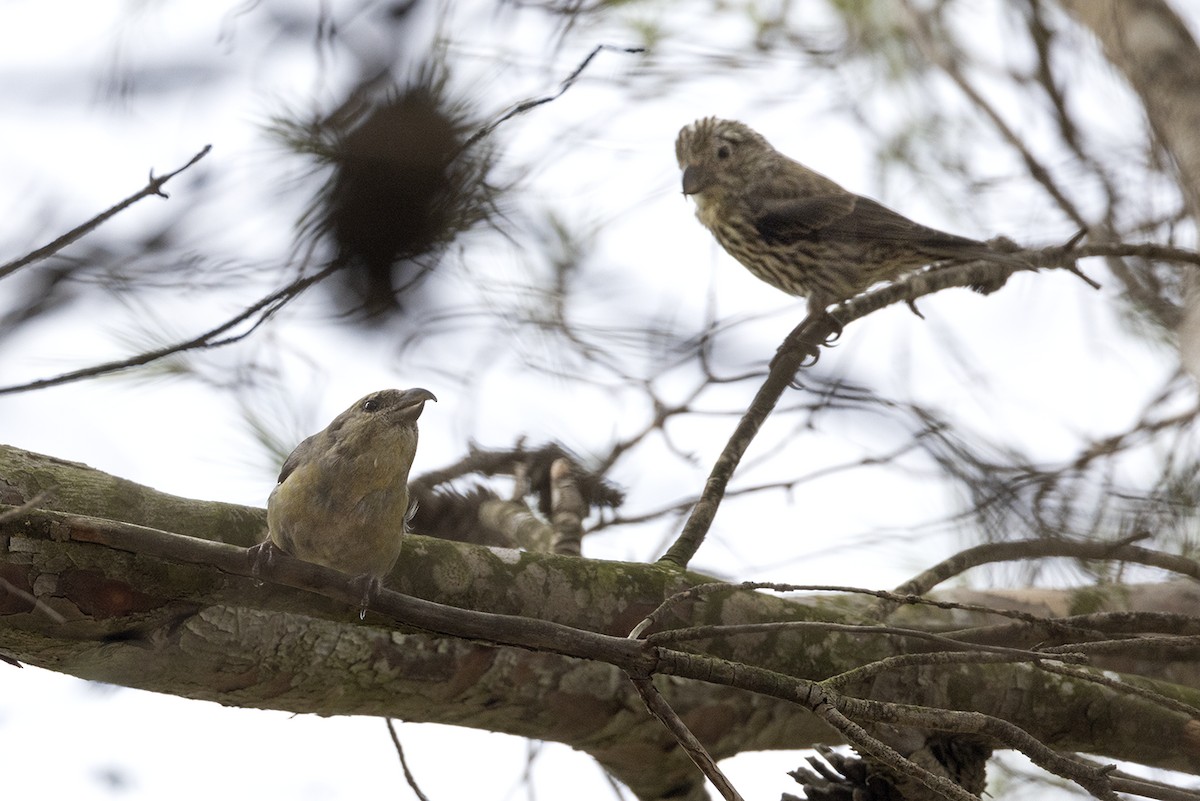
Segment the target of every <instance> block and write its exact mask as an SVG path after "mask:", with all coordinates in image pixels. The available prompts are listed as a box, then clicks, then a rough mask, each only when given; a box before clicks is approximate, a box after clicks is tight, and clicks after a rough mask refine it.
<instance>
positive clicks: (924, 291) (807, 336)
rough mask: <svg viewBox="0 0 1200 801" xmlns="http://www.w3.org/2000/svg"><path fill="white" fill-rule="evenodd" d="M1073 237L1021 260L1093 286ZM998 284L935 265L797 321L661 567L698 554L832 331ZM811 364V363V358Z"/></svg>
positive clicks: (989, 276)
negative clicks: (1079, 264) (743, 469)
mask: <svg viewBox="0 0 1200 801" xmlns="http://www.w3.org/2000/svg"><path fill="white" fill-rule="evenodd" d="M1075 241H1076V240H1075V239H1072V240H1071V241H1070V242H1068V243H1067V245H1061V246H1054V247H1049V248H1043V249H1041V250H1027V251H1021V255H1022V256H1023V257H1027V258H1029V260H1030V261H1031V263H1034V264H1036V265H1037V267H1038V268H1055V267H1057V268H1061V269H1065V270H1068V271H1071V272H1074V273H1076V274H1078V275H1080V277H1082V278H1083V279H1084V280H1085V281H1088V282H1089V283H1091V284H1093V285H1094V284H1095V282H1093V281H1091V280H1090V279H1088V278H1086V276H1083V275H1082V273H1079V271H1078V269H1077V268H1076V267H1075V259H1076V258H1077V252H1076V245H1075ZM995 282H996V265H995V264H991V263H988V262H983V261H974V262H967V263H964V264H953V265H937V266H934V267H932V268H930V269H928V270H925V271H923V272H919V273H916V274H914V275H912V276H909V277H907V278H905V279H904V280H903V281H898V282H896V283H894V284H890V285H888V286H884V287H881V288H880V289H877V290H874V291H872V292H868V293H865V294H862V295H858V296H856V297H853V298H850V299H849V300H846V301H844V302H842V303H840V304H838V305H837V306H836V307H835V308H834V309H833V312H832V314H831V315H824V316H815V317H814V316H809V317H805V318H804V320H803V321H801V323H800V324H799V325H798V326H796V327H795V328H794V329H792V332H791V333H790V334H788V335H787V337H786V338H785V339H784V341H783V344H782V345H780V347H779V350H777V351H776V353H775V358H774V359H773V360H772V362H771V369H770V372H769V373H768V374H767V378H766V380H765V381H764V382H763V384H762V386H761V387H759V390H758V393H757V394H756V395H755V396H754V400H752V401H751V402H750V407H749V408H748V409H747V410H746V412H745V414H743V415H742V418H741V420H740V421H739V422H738V425H737V428H736V429H734V432H733V434H732V435H731V436H730V438H729V441H728V442H726V443H725V447H724V448H723V449H722V451H721V454H720V456H718V457H717V460H716V462H714V463H713V467H712V470H711V471H710V472H709V475H708V479H707V481H705V484H704V490H703V492H701V494H700V500H699V501H697V502H696V505H695V506H694V507H693V508H692V512H691V514H690V515H689V516H688V519H687V521H686V522H685V523H684V526H683V531H681V532H680V534H679V537H678V538H677V539H676V540H675V542H674V543H672V545H671V547H670V548H669V549H668V550H667V552H666V553H665V554H663V556H662V557H660V558H659V560H658V561H659V562H660V563H665V564H668V565H674V566H677V567H687V565H688V563H689V562H690V561H691V559H692V557H693V556H695V554H696V551H697V550H699V549H700V546H701V544H703V542H704V538H705V536H707V534H708V530H709V528H710V527H711V526H712V522H713V519H714V518H715V517H716V514H717V509H718V508H719V507H720V505H721V501H722V499H723V498H724V497H725V490H726V488H727V487H728V486H729V480H730V479H731V478H732V477H733V472H734V470H736V469H737V466H738V464H739V463H740V462H741V460H742V456H744V455H745V453H746V449H747V448H749V447H750V443H751V442H753V441H754V437H755V436H757V434H758V431H759V429H760V428H761V427H762V425H763V423H764V422H765V421H766V419H767V417H769V416H770V414H771V412H772V411H773V410H774V409H775V406H776V405H777V404H778V403H779V399H780V397H781V396H782V395H783V393H784V391H785V390H786V389H787V388H788V386H789V385H792V381H793V379H794V378H795V375H796V372H797V371H798V370H799V369H800V368H801V367H804V366H811V365H812V364H814V363H815V362H816V358H817V357H818V355H819V346H820V345H821V344H826V343H828V341H829V338H830V336H832V335H834V334H835V332H836V328H837V325H838V324H840V325H841V326H843V327H844V326H846V325H847V324H849V323H851V322H853V321H855V320H858V319H859V318H861V317H865V316H866V315H868V314H870V313H872V312H875V311H878V310H879V309H882V308H885V307H887V306H891V305H893V304H896V303H901V302H904V303H908V304H909V305H912V304H913V302H914V301H915V300H916V299H917V298H920V297H923V296H925V295H929V294H932V293H934V292H938V291H941V290H943V289H948V288H949V287H970V286H976V285H993V284H994V283H995ZM810 359H811V360H812V361H809V360H810Z"/></svg>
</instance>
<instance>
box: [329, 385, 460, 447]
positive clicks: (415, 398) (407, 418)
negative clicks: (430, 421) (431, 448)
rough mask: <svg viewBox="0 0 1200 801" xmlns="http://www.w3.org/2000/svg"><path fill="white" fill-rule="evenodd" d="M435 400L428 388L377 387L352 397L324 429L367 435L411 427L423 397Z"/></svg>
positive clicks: (344, 433) (339, 432)
mask: <svg viewBox="0 0 1200 801" xmlns="http://www.w3.org/2000/svg"><path fill="white" fill-rule="evenodd" d="M436 400H437V398H436V397H435V396H434V394H433V393H432V392H430V391H429V390H427V389H421V388H420V387H417V388H415V389H381V390H379V391H378V392H372V393H371V394H370V395H366V396H364V397H362V398H359V399H358V400H357V401H355V402H354V405H352V406H351V407H350V408H349V409H347V410H346V411H344V412H342V413H341V414H339V415H338V416H337V417H336V418H334V420H333V422H332V423H330V424H329V428H328V429H327V431H328V432H329V433H330V434H332V435H333V436H335V437H339V435H346V434H350V433H351V432H353V435H354V436H355V437H369V436H372V435H374V434H377V433H381V432H383V431H385V430H386V429H393V428H396V427H401V426H404V427H410V428H412V429H413V430H414V431H415V430H416V427H417V426H416V423H417V418H418V417H420V416H421V411H422V410H423V409H424V408H425V401H436Z"/></svg>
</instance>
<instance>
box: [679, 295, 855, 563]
mask: <svg viewBox="0 0 1200 801" xmlns="http://www.w3.org/2000/svg"><path fill="white" fill-rule="evenodd" d="M827 325H828V321H827V320H825V319H822V318H814V317H806V318H805V319H804V320H803V321H802V322H801V323H800V325H798V326H796V328H795V329H793V330H792V333H790V334H788V338H787V340H785V346H786V343H787V342H791V341H797V342H823V341H825V339H826V338H827V337H828V335H829V333H831V332H829V331H826V330H825V326H827ZM810 352H811V351H810V349H808V348H802V347H794V348H787V347H782V348H781V349H780V350H779V352H778V353H776V356H775V360H774V362H772V364H771V370H770V372H769V373H768V374H767V378H766V380H765V381H764V382H763V384H762V386H761V387H759V389H758V393H757V394H756V395H755V396H754V400H752V401H751V402H750V407H749V408H748V409H746V413H745V414H744V415H742V419H741V420H740V421H738V425H737V428H736V429H734V432H733V435H732V436H731V437H730V438H729V441H728V442H726V443H725V447H724V448H723V449H722V451H721V455H720V456H718V457H717V460H716V462H714V463H713V466H712V470H711V471H710V472H709V474H708V480H707V481H706V482H705V484H704V491H703V492H702V493H701V495H700V500H699V501H697V502H696V505H695V506H693V507H692V513H691V514H690V515H689V516H688V519H687V522H685V523H684V525H683V531H681V532H680V534H679V537H678V539H676V540H675V542H674V543H672V545H671V547H670V548H669V549H668V550H667V552H666V553H665V554H663V556H662V557H661V558H660V559H659V560H658V561H659V563H660V564H661V563H666V564H669V565H674V566H676V567H681V568H684V567H687V565H688V563H689V562H690V561H691V560H692V557H693V556H695V555H696V551H698V550H699V549H700V545H701V544H702V543H703V542H704V538H705V537H706V536H707V535H708V530H709V528H710V527H711V526H712V522H713V519H714V518H715V517H716V516H717V509H718V508H719V507H720V505H721V500H722V498H724V497H725V489H726V487H728V486H729V480H730V479H731V478H732V477H733V471H734V470H736V469H737V466H738V464H739V463H740V462H741V461H742V456H743V455H745V453H746V449H747V448H749V447H750V443H751V442H753V441H754V437H755V436H757V434H758V430H759V429H760V428H761V427H762V424H763V423H764V422H766V419H767V417H769V416H770V414H771V412H772V411H773V410H774V408H775V405H776V404H778V403H779V399H780V397H782V396H783V393H784V391H785V390H786V389H787V388H788V386H790V385H791V383H792V379H793V377H794V376H795V375H796V371H797V370H799V369H800V367H801V365H803V364H804V362H805V360H806V359H807V358H808V356H809V353H810Z"/></svg>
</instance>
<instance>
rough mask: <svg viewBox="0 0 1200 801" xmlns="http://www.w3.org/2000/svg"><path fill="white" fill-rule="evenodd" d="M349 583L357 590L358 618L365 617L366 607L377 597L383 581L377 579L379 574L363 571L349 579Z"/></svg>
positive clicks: (362, 618)
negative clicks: (358, 598)
mask: <svg viewBox="0 0 1200 801" xmlns="http://www.w3.org/2000/svg"><path fill="white" fill-rule="evenodd" d="M350 585H351V586H352V587H354V588H355V589H356V590H358V591H359V595H360V600H359V602H358V619H359V620H364V619H366V617H367V609H369V608H370V607H371V604H373V603H375V599H376V598H378V597H379V591H380V590H382V589H383V582H382V581H380V580H379V576H373V575H371V574H370V573H363V574H361V575H358V576H355V577H354V578H353V579H351V581H350Z"/></svg>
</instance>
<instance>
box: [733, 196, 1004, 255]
mask: <svg viewBox="0 0 1200 801" xmlns="http://www.w3.org/2000/svg"><path fill="white" fill-rule="evenodd" d="M758 212H759V213H758V215H757V217H756V218H755V227H756V228H757V229H758V232H759V233H760V234H761V235H762V236H763V238H764V239H767V240H768V241H775V242H797V241H813V240H820V239H833V240H840V239H841V240H844V239H850V240H858V241H866V240H875V241H886V242H894V243H897V244H907V245H912V246H916V247H921V248H932V249H939V248H943V247H947V246H949V247H955V248H961V247H963V246H971V245H982V243H979V242H976V241H975V240H973V239H967V238H965V237H961V236H955V235H954V234H947V233H945V232H943V231H938V230H936V229H933V228H927V227H926V226H924V225H921V224H919V223H915V222H913V221H912V220H910V219H908V218H907V217H905V216H904V215H903V214H898V213H897V212H894V211H892V210H891V209H889V208H888V207H887V206H884V205H883V204H881V203H877V202H875V201H874V200H871V199H870V198H866V197H862V196H861V195H855V194H851V193H849V192H847V193H845V194H834V195H815V196H810V197H801V198H788V199H778V200H768V201H764V202H762V203H760V204H759V209H758Z"/></svg>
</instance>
